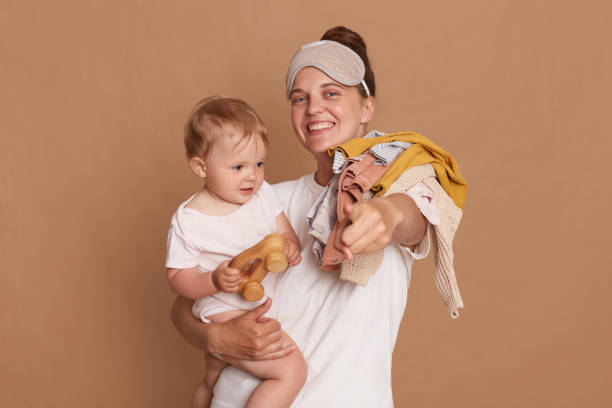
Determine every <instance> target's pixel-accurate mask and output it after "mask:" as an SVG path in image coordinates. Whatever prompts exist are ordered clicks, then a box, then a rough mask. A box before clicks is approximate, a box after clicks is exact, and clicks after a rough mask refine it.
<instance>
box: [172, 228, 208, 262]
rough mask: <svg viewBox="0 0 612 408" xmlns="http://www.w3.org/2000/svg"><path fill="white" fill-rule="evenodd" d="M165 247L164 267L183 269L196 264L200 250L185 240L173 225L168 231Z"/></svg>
mask: <svg viewBox="0 0 612 408" xmlns="http://www.w3.org/2000/svg"><path fill="white" fill-rule="evenodd" d="M166 249H167V252H166V268H178V269H184V268H191V267H194V266H196V265H197V264H198V256H199V254H200V251H198V250H197V249H196V248H194V247H192V246H190V245H189V244H188V243H187V242H185V240H184V239H183V237H181V235H180V234H179V233H178V232H177V231H176V227H175V226H174V225H171V226H170V230H169V231H168V241H167V248H166Z"/></svg>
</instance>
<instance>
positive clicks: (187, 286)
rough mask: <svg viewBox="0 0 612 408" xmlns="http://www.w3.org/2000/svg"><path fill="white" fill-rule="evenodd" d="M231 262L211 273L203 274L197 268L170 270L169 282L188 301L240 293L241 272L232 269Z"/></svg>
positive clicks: (223, 263) (221, 265)
mask: <svg viewBox="0 0 612 408" xmlns="http://www.w3.org/2000/svg"><path fill="white" fill-rule="evenodd" d="M229 262H230V261H224V262H221V263H220V264H219V266H217V269H215V270H214V271H211V272H202V271H201V270H200V269H199V268H198V267H197V266H196V267H193V268H185V269H177V268H168V282H169V283H170V287H171V288H172V290H174V291H175V292H176V293H177V294H179V295H181V296H183V297H186V298H188V299H199V298H203V297H205V296H210V295H214V294H215V293H218V292H220V291H222V292H228V293H233V292H238V289H239V288H240V281H241V280H242V277H241V276H240V271H239V270H237V269H233V268H230V267H229V266H228V265H229Z"/></svg>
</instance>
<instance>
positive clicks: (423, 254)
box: [398, 224, 432, 260]
mask: <svg viewBox="0 0 612 408" xmlns="http://www.w3.org/2000/svg"><path fill="white" fill-rule="evenodd" d="M431 228H432V227H431V224H428V225H427V232H426V233H425V236H424V237H423V239H421V242H419V243H418V244H417V246H416V247H415V248H414V250H413V249H410V248H409V247H406V246H403V245H398V246H399V248H400V249H402V251H403V252H404V253H406V254H407V255H410V257H411V258H412V259H414V260H419V259H423V258H427V255H429V248H430V245H431V239H430V235H431V231H430V230H431Z"/></svg>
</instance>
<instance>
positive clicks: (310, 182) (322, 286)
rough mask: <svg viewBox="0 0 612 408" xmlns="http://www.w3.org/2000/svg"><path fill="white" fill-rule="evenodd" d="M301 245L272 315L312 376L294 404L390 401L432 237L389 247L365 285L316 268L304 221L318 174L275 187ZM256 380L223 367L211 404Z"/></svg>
mask: <svg viewBox="0 0 612 408" xmlns="http://www.w3.org/2000/svg"><path fill="white" fill-rule="evenodd" d="M273 188H274V189H275V190H276V193H277V196H278V197H279V199H280V200H281V203H282V204H283V206H284V211H285V214H286V215H287V217H288V219H289V221H290V223H291V225H292V226H293V228H294V229H295V231H296V233H297V235H298V237H299V239H300V242H301V244H302V262H301V263H300V264H299V265H297V266H295V267H293V268H290V269H289V270H287V271H286V272H285V273H283V274H280V275H279V276H278V277H277V279H276V281H275V283H274V284H275V288H274V296H272V298H273V301H272V307H271V309H270V312H269V316H271V317H273V318H275V319H277V320H279V321H280V322H281V325H282V328H283V330H285V331H286V332H287V333H288V334H289V335H290V336H291V338H292V339H293V340H294V341H295V342H296V343H297V345H298V347H299V348H300V350H301V351H302V353H303V354H304V357H305V358H306V361H307V363H308V379H307V381H306V384H305V385H304V387H303V389H302V391H301V392H300V393H299V395H298V396H297V398H296V400H295V402H294V403H293V405H292V407H293V408H314V407H317V408H318V407H351V408H358V407H363V408H385V407H392V406H393V397H392V393H391V357H392V352H393V348H394V346H395V339H396V338H397V333H398V330H399V326H400V322H401V320H402V315H403V314H404V308H405V306H406V298H407V291H408V284H409V281H410V270H411V267H412V263H413V260H414V259H420V258H423V257H425V256H426V255H427V253H428V251H429V234H428V235H427V237H426V238H425V239H423V241H422V242H421V243H420V244H419V245H418V246H417V248H416V250H415V251H414V252H412V251H410V250H409V249H407V248H403V247H400V246H389V247H387V248H385V250H384V260H383V262H382V264H381V266H380V268H379V269H378V271H377V272H376V273H375V274H374V275H372V276H371V278H370V281H369V283H368V286H365V287H364V286H360V285H357V284H354V283H351V282H345V281H340V280H339V279H338V274H337V273H330V272H326V271H323V270H320V269H319V268H318V264H317V262H316V260H315V257H314V255H313V254H312V242H313V241H312V237H311V236H310V235H309V234H308V227H307V224H306V221H305V217H306V213H307V211H308V209H309V208H310V207H311V206H312V204H313V203H314V202H315V200H316V199H317V197H318V196H319V194H320V193H321V192H322V191H323V187H321V186H319V185H318V184H317V183H316V182H315V181H314V174H308V175H306V176H304V177H302V178H300V179H298V180H294V181H289V182H284V183H280V184H276V185H274V186H273ZM258 384H259V380H258V379H256V378H254V377H252V376H250V375H249V374H247V373H245V372H243V371H241V370H239V369H237V368H234V367H231V366H230V367H227V368H225V369H224V370H223V372H222V374H221V377H220V378H219V381H218V382H217V385H216V387H215V393H214V394H215V395H214V400H213V403H212V405H211V407H214V408H230V407H232V408H236V407H242V406H244V405H245V403H246V401H247V399H248V398H249V396H250V395H251V392H252V391H253V389H254V388H255V387H256V386H257V385H258Z"/></svg>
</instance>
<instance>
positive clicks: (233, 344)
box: [171, 297, 295, 360]
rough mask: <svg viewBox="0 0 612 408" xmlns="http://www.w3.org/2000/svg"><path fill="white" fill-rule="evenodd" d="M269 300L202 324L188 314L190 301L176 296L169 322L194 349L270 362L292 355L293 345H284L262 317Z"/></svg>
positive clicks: (278, 330)
mask: <svg viewBox="0 0 612 408" xmlns="http://www.w3.org/2000/svg"><path fill="white" fill-rule="evenodd" d="M271 304H272V302H271V300H270V299H268V300H266V302H265V303H264V304H262V305H261V306H258V307H256V308H255V309H253V310H251V311H249V312H247V313H245V314H243V315H241V316H239V317H237V318H235V319H231V320H228V321H227V322H224V323H207V324H205V323H202V322H201V321H200V320H198V319H196V318H195V317H194V316H193V314H192V313H191V308H192V306H193V300H190V299H186V298H183V297H177V298H176V300H175V301H174V304H173V305H172V311H171V317H172V323H173V324H174V326H175V327H176V329H177V330H178V331H179V333H180V334H181V335H182V336H183V338H184V339H185V340H186V341H187V343H189V344H191V345H192V346H193V347H195V348H197V349H200V350H202V351H206V352H210V353H219V354H222V355H226V356H228V357H232V358H235V359H239V360H271V359H277V358H281V357H284V356H286V355H288V354H289V353H291V352H292V351H293V350H294V348H295V346H294V345H292V344H283V342H282V341H281V327H280V324H279V323H278V322H277V321H276V320H274V319H268V318H265V317H263V315H264V313H266V312H267V311H268V309H269V308H270V305H271Z"/></svg>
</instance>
